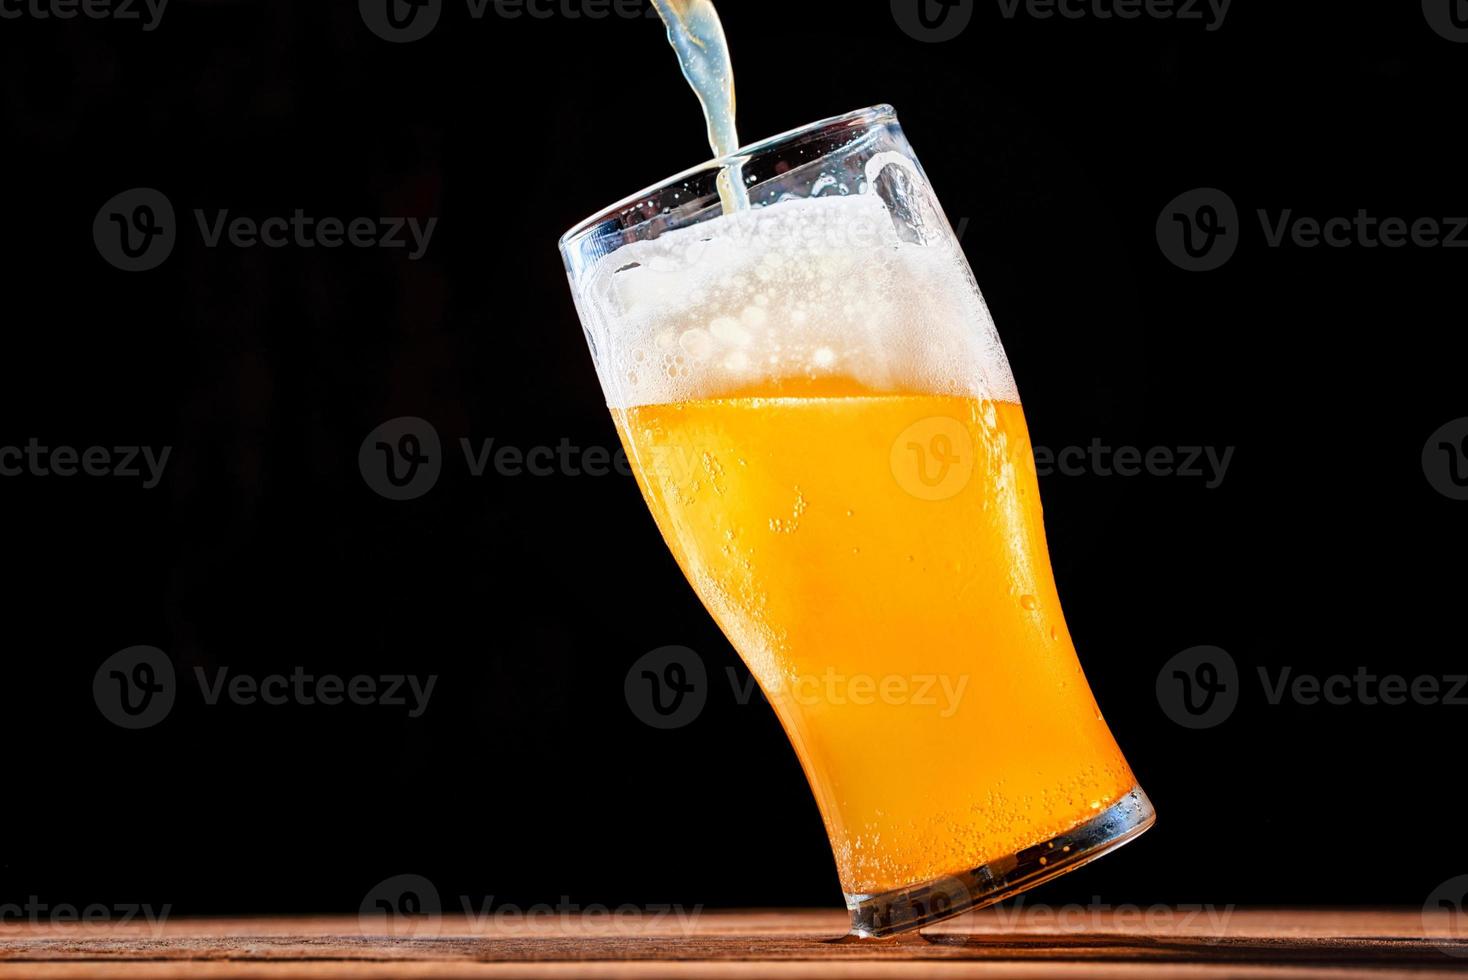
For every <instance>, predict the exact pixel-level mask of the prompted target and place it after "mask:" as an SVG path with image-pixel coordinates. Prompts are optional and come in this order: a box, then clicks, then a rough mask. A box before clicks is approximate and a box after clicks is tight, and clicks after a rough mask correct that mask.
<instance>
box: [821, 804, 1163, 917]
mask: <svg viewBox="0 0 1468 980" xmlns="http://www.w3.org/2000/svg"><path fill="white" fill-rule="evenodd" d="M1156 819H1157V814H1156V813H1155V812H1154V811H1153V810H1152V801H1151V800H1149V799H1147V794H1146V793H1143V792H1142V788H1141V787H1140V786H1136V787H1133V788H1132V791H1131V792H1130V793H1128V794H1127V795H1126V796H1123V797H1122V798H1121V799H1120V800H1118V801H1117V802H1116V803H1114V804H1112V805H1111V806H1110V807H1108V808H1107V809H1106V810H1103V811H1102V812H1101V813H1099V814H1097V815H1096V816H1094V817H1092V818H1091V819H1090V820H1087V821H1086V822H1085V823H1083V824H1081V825H1079V826H1077V827H1073V828H1071V829H1070V830H1067V831H1066V832H1065V833H1063V834H1060V835H1058V836H1056V837H1052V838H1050V839H1049V840H1047V841H1042V842H1040V843H1039V844H1036V845H1035V846H1033V847H1027V848H1025V849H1024V850H1022V851H1020V852H1019V853H1018V854H1011V855H1009V856H1008V857H1004V858H1000V859H999V860H997V861H991V862H989V863H988V864H985V865H983V866H982V867H978V868H974V869H973V870H972V871H965V872H962V873H960V874H956V875H951V876H949V877H945V878H935V879H934V880H932V881H925V882H923V883H922V884H920V885H911V886H909V887H907V888H898V889H894V890H893V891H889V892H883V893H882V894H880V895H847V896H846V907H847V908H848V909H850V910H851V934H852V935H853V936H860V937H862V938H864V939H877V938H881V937H883V936H895V935H897V934H898V933H901V932H907V931H909V930H912V929H919V928H921V927H923V926H926V925H932V924H933V923H934V922H941V921H942V920H944V919H948V918H952V917H953V916H955V915H959V914H960V913H963V912H967V911H969V910H971V909H981V908H983V907H984V906H986V905H993V904H994V903H995V902H1000V901H1003V900H1004V899H1006V898H1009V897H1010V896H1011V895H1017V894H1019V893H1020V892H1022V891H1024V890H1025V889H1027V888H1033V887H1034V886H1036V885H1038V884H1040V883H1041V882H1044V881H1049V880H1050V879H1051V878H1054V877H1057V876H1058V875H1063V874H1065V873H1066V872H1067V871H1074V870H1075V869H1076V868H1079V867H1080V866H1081V865H1083V864H1086V863H1088V862H1090V861H1094V860H1095V859H1096V858H1098V857H1100V856H1101V855H1103V854H1105V853H1106V852H1107V851H1112V850H1115V849H1116V848H1118V847H1120V846H1121V845H1123V844H1125V843H1126V842H1127V841H1129V840H1132V839H1133V838H1135V837H1138V836H1140V835H1141V834H1142V832H1143V831H1145V830H1146V829H1147V828H1148V827H1151V826H1152V824H1153V823H1154V822H1155V821H1156Z"/></svg>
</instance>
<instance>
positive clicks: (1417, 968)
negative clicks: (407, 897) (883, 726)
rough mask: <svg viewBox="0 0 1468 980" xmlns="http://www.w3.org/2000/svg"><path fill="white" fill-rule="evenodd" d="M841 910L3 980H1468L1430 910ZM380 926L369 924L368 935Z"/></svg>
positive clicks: (137, 932)
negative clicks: (876, 931)
mask: <svg viewBox="0 0 1468 980" xmlns="http://www.w3.org/2000/svg"><path fill="white" fill-rule="evenodd" d="M845 924H846V917H845V914H844V913H839V912H824V911H809V910H801V911H783V912H782V911H760V912H706V911H701V912H698V913H697V914H694V915H690V916H687V917H684V918H681V919H679V918H674V917H666V918H653V917H642V918H638V919H624V920H620V921H615V922H609V921H604V920H597V919H594V918H587V917H584V916H572V917H564V918H555V917H550V918H548V919H540V920H535V921H526V920H514V919H495V918H493V917H490V918H487V919H480V920H474V919H470V918H465V917H458V916H454V917H442V918H435V919H424V920H419V921H417V922H415V923H414V925H413V927H412V928H411V929H410V930H408V932H410V933H411V934H407V935H399V936H386V935H373V934H371V933H370V931H369V929H368V928H367V927H366V926H364V924H363V923H362V922H360V921H359V920H357V919H353V918H331V919H319V918H307V919H281V918H274V919H223V920H207V919H205V920H168V921H165V922H162V923H156V924H153V923H146V922H132V923H127V924H105V925H104V924H96V923H70V924H66V925H47V924H40V923H21V924H16V923H10V924H5V925H0V978H9V977H21V976H25V977H37V978H78V980H81V978H85V980H93V978H103V977H106V978H113V977H116V978H134V977H178V976H193V977H225V978H231V980H234V978H254V977H259V978H279V977H305V978H313V980H314V978H347V977H363V978H369V977H385V976H395V977H425V978H434V980H441V978H451V977H514V976H525V977H572V976H576V977H583V976H584V977H618V978H620V977H631V976H649V977H664V976H666V977H681V976H714V977H760V978H767V980H780V978H785V977H807V976H809V977H815V976H820V977H873V978H886V977H916V976H927V975H940V976H954V977H968V976H975V977H1033V976H1061V977H1071V976H1075V977H1083V976H1084V977H1112V976H1118V977H1119V976H1129V977H1136V976H1144V977H1146V976H1184V977H1186V976H1199V977H1203V976H1207V977H1216V976H1278V977H1314V976H1346V975H1350V976H1371V977H1385V976H1423V975H1436V976H1449V975H1458V976H1468V936H1462V935H1460V934H1459V933H1460V932H1461V931H1462V930H1461V929H1460V928H1459V927H1460V922H1459V921H1458V919H1457V918H1451V917H1448V916H1441V917H1436V918H1432V919H1424V917H1423V915H1422V913H1421V912H1419V911H1415V910H1402V911H1393V910H1299V909H1291V910H1270V909H1248V910H1241V909H1232V908H1229V909H1223V910H1214V911H1213V912H1212V913H1211V914H1210V913H1208V912H1207V911H1206V910H1198V911H1196V912H1194V911H1191V910H1186V909H1183V910H1178V909H1162V908H1161V907H1158V908H1155V909H1153V910H1151V911H1150V914H1149V912H1148V910H1145V909H1143V910H1137V909H1131V910H1127V909H1087V908H1081V907H1075V908H1072V909H1069V910H1067V909H1064V908H1062V909H1053V908H1049V907H1044V906H1037V907H1033V908H1031V909H1028V910H1027V909H1024V908H1018V909H1009V910H994V909H990V910H985V911H984V912H980V913H975V914H972V915H968V916H963V917H960V918H958V919H955V920H953V921H951V922H949V923H944V924H943V925H941V926H938V927H935V928H933V929H931V930H929V931H927V932H926V933H925V934H924V935H923V936H921V937H906V938H904V939H901V940H896V941H889V942H870V941H867V942H854V941H850V940H842V939H840V938H839V937H840V936H841V933H842V931H843V930H844V928H845ZM369 925H370V924H369Z"/></svg>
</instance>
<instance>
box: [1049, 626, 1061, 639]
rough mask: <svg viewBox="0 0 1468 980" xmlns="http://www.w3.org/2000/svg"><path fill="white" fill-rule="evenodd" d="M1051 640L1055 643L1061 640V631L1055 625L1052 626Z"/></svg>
mask: <svg viewBox="0 0 1468 980" xmlns="http://www.w3.org/2000/svg"><path fill="white" fill-rule="evenodd" d="M1050 640H1051V642H1054V643H1058V642H1060V631H1059V630H1058V629H1056V628H1055V627H1054V626H1052V627H1050Z"/></svg>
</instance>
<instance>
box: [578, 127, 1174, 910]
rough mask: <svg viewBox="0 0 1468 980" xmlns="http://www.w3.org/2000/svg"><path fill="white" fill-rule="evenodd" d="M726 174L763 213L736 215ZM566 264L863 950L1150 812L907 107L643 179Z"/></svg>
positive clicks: (609, 390) (1124, 830)
mask: <svg viewBox="0 0 1468 980" xmlns="http://www.w3.org/2000/svg"><path fill="white" fill-rule="evenodd" d="M731 165H736V166H731ZM726 169H728V170H729V171H730V172H734V173H738V172H742V174H743V180H744V184H745V186H746V188H747V190H748V198H749V206H748V207H747V208H741V209H738V210H733V211H730V212H729V213H725V211H724V209H723V207H721V205H720V200H719V193H718V180H719V175H720V173H721V172H724V171H725V170H726ZM561 251H562V255H563V257H564V259H565V263H566V268H567V270H568V273H569V275H570V279H571V286H572V291H573V293H574V295H575V298H576V305H577V309H578V311H579V313H580V316H581V321H582V324H583V326H584V328H585V333H586V337H587V340H588V342H589V344H590V347H591V353H592V357H593V359H594V361H595V363H596V369H597V372H598V376H599V378H600V381H601V385H602V388H603V391H604V393H605V395H606V399H607V403H608V405H609V407H610V409H611V412H612V415H613V418H614V420H615V422H616V424H617V428H618V431H619V433H620V435H621V438H622V442H623V445H624V446H625V447H626V450H627V453H628V456H629V458H630V459H631V460H632V463H633V469H634V471H635V473H636V476H637V481H638V484H639V486H640V487H641V489H642V493H643V496H644V498H645V499H646V501H647V505H648V507H649V509H650V510H651V511H652V515H653V518H654V519H655V521H656V523H657V525H658V528H659V529H660V530H661V532H662V535H663V539H664V540H665V541H666V542H667V545H668V547H669V548H670V549H671V550H672V552H673V555H674V556H675V557H676V558H677V560H678V563H679V565H680V566H681V567H682V569H683V571H684V573H685V574H686V576H687V578H688V580H689V582H690V583H691V584H692V585H693V588H694V589H695V590H696V591H697V593H698V595H699V597H700V598H701V599H702V600H703V603H704V605H705V606H706V607H707V608H708V610H709V612H710V613H712V614H713V616H714V618H715V619H716V620H717V621H718V623H719V626H720V627H721V628H722V629H723V631H724V633H725V635H727V636H728V638H729V640H730V641H731V642H732V643H733V645H734V647H735V648H736V649H737V650H738V651H739V653H740V655H741V656H742V657H743V659H744V661H745V663H746V664H748V666H749V669H750V671H751V672H752V673H753V675H754V677H755V678H756V679H757V680H758V682H759V684H760V686H761V688H762V689H763V691H764V693H765V694H766V696H767V697H768V699H769V701H770V703H771V704H772V705H773V706H774V709H775V711H776V713H777V714H778V716H779V718H780V722H781V723H782V725H783V726H784V728H785V731H786V733H787V734H788V735H789V738H790V741H791V743H792V745H793V746H794V748H795V751H796V753H797V754H798V756H799V758H800V762H801V764H802V766H803V768H804V770H805V774H806V778H807V779H808V781H809V783H810V786H811V790H812V791H813V793H814V794H815V798H816V802H817V804H818V805H819V807H820V811H821V815H822V817H823V819H824V821H825V825H826V830H827V833H828V834H829V836H830V840H831V847H832V850H833V851H834V854H835V858H836V864H837V868H838V871H839V873H840V878H841V882H842V887H843V890H844V891H845V893H846V903H847V907H848V908H849V909H850V910H851V914H852V932H853V933H854V934H855V935H858V936H864V937H871V936H885V935H891V934H895V933H899V932H903V931H905V930H909V929H915V928H918V927H920V926H923V925H926V924H928V923H931V922H936V921H938V920H940V919H943V918H946V917H948V916H951V915H955V914H957V913H959V912H962V911H965V910H966V909H970V908H978V907H981V906H984V905H987V904H990V903H992V902H996V901H999V900H1000V899H1002V898H1005V897H1007V896H1010V895H1013V894H1015V893H1017V892H1019V891H1022V890H1024V889H1026V888H1029V887H1032V886H1034V885H1036V884H1038V883H1040V882H1042V881H1045V880H1046V879H1049V878H1052V877H1054V876H1056V875H1059V874H1062V873H1064V872H1066V871H1069V870H1072V869H1074V868H1076V867H1079V866H1080V865H1082V864H1084V863H1086V862H1087V861H1090V860H1092V859H1093V858H1095V857H1097V856H1099V855H1101V854H1102V853H1104V852H1106V851H1108V850H1110V849H1112V848H1114V847H1117V846H1119V845H1120V844H1122V843H1124V842H1126V841H1128V840H1130V839H1131V838H1133V837H1135V836H1137V835H1138V834H1140V833H1141V832H1142V831H1144V830H1146V829H1147V828H1148V827H1149V826H1150V825H1151V824H1152V821H1153V819H1154V818H1153V811H1152V807H1151V804H1150V803H1149V802H1148V800H1147V797H1146V796H1145V795H1144V794H1143V792H1142V790H1141V789H1140V788H1139V787H1138V786H1137V783H1136V779H1135V777H1134V776H1133V775H1132V772H1131V770H1130V768H1129V767H1128V765H1127V762H1126V760H1125V759H1124V758H1123V757H1122V753H1121V750H1120V749H1119V748H1118V747H1117V745H1116V742H1115V740H1114V739H1113V738H1112V735H1111V732H1110V731H1109V730H1108V728H1107V726H1106V723H1105V721H1104V720H1103V719H1102V716H1101V713H1100V711H1099V709H1098V708H1097V706H1096V702H1095V700H1094V698H1093V697H1092V695H1091V691H1090V688H1089V686H1088V685H1087V682H1086V678H1085V676H1084V675H1083V673H1082V672H1081V667H1080V663H1079V661H1078V660H1077V659H1076V654H1075V649H1074V647H1073V646H1072V644H1071V638H1070V634H1069V632H1068V631H1067V630H1066V625H1065V620H1064V617H1063V616H1062V614H1061V609H1060V600H1059V598H1058V596H1057V595H1056V589H1055V582H1054V579H1053V576H1052V573H1051V570H1050V561H1049V556H1048V553H1047V551H1046V544H1045V531H1044V527H1043V523H1042V518H1041V510H1040V497H1039V489H1038V485H1037V479H1036V474H1035V466H1034V459H1033V455H1032V452H1031V447H1030V443H1029V436H1028V433H1027V430H1026V426H1025V418H1024V413H1023V411H1022V410H1021V408H1020V403H1019V396H1018V393H1017V391H1016V390H1015V384H1014V379H1013V376H1012V374H1011V372H1010V368H1009V364H1008V361H1007V360H1006V357H1005V354H1004V349H1003V347H1002V346H1001V344H1000V342H999V338H998V335H997V333H996V331H995V328H994V325H993V323H992V321H991V319H990V317H989V313H988V309H987V307H986V306H985V305H984V301H983V298H982V297H981V295H980V293H979V289H978V286H977V284H976V282H975V281H974V278H973V273H972V272H971V271H970V269H969V266H968V263H967V261H966V260H965V258H964V255H963V252H962V251H961V249H960V248H959V245H958V241H957V239H956V237H955V236H954V234H953V232H952V229H951V228H950V226H949V224H948V221H947V219H946V218H945V217H944V215H943V212H942V210H941V209H940V207H939V205H938V203H937V200H936V198H935V197H934V194H933V192H932V190H931V189H930V187H929V184H928V180H927V177H926V176H925V174H924V173H923V170H922V167H921V166H920V165H919V163H918V161H917V157H916V156H915V155H914V154H913V151H912V149H911V147H910V146H909V145H908V142H907V139H906V137H905V136H904V134H903V132H902V130H901V128H900V127H899V125H898V122H897V118H896V115H895V113H894V112H893V110H892V109H891V107H890V106H877V107H874V108H870V109H865V110H862V111H859V112H855V113H852V114H850V115H846V116H842V117H839V118H835V119H829V120H826V121H824V122H819V123H815V124H813V125H811V126H807V127H805V128H803V129H799V130H796V131H794V132H790V133H787V134H785V135H782V136H778V137H775V138H773V139H769V140H766V141H764V142H761V143H756V144H754V145H751V146H748V147H746V148H744V149H742V150H741V151H740V152H739V153H738V154H736V155H735V156H733V157H731V158H727V159H725V160H721V161H714V162H712V163H710V164H708V165H705V166H702V167H698V168H695V169H693V170H690V171H688V172H687V173H684V174H681V175H679V176H677V177H674V178H672V179H671V180H668V181H665V182H663V183H662V184H660V185H658V186H656V187H653V188H650V189H648V190H645V191H642V192H641V193H639V194H636V195H634V196H632V197H630V198H628V199H627V200H625V201H623V202H622V203H620V204H618V205H616V206H614V207H612V208H609V209H608V210H606V211H605V212H603V213H602V214H600V215H597V216H596V217H594V218H591V219H589V220H587V221H585V222H583V223H582V224H580V225H578V226H577V227H576V228H574V229H573V230H572V231H570V232H568V233H567V234H566V235H565V236H564V237H563V238H562V240H561Z"/></svg>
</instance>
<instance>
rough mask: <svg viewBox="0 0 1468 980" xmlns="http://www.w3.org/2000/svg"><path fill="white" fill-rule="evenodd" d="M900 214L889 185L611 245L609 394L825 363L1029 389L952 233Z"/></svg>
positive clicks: (599, 308) (929, 382)
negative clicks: (885, 191) (914, 226)
mask: <svg viewBox="0 0 1468 980" xmlns="http://www.w3.org/2000/svg"><path fill="white" fill-rule="evenodd" d="M874 183H875V182H874V181H868V182H867V183H866V184H865V185H864V189H868V188H870V187H872V186H874ZM934 217H936V216H934ZM899 227H900V224H899V223H898V222H894V220H893V215H892V213H891V212H890V211H889V209H888V206H887V205H886V204H885V203H884V201H883V200H882V198H881V197H879V196H878V195H876V194H874V193H862V194H856V195H851V196H845V197H841V196H828V197H813V198H798V199H791V200H786V201H783V202H780V203H776V204H771V205H768V206H766V207H761V208H754V209H750V210H745V211H738V212H734V213H732V214H727V215H722V216H720V217H717V218H714V219H711V220H709V221H705V222H701V223H699V224H697V225H693V226H691V227H686V228H681V229H677V230H674V231H670V232H666V233H664V234H663V235H661V236H660V237H658V238H656V239H653V240H651V241H639V242H634V243H632V244H630V245H627V246H625V247H623V248H621V249H619V250H618V251H616V252H614V253H612V254H610V255H607V256H605V257H603V258H602V259H600V260H599V261H598V262H597V264H596V265H595V267H594V268H593V269H592V270H591V271H590V273H589V274H588V275H587V276H586V277H585V279H584V281H583V282H582V284H581V287H582V288H581V300H582V315H583V319H584V320H585V321H586V323H587V326H588V328H589V329H590V330H591V332H592V333H593V341H594V346H595V348H596V350H597V352H598V362H599V363H598V365H597V369H598V371H599V372H600V373H601V378H602V385H603V388H604V389H605V391H606V394H607V401H608V403H609V404H610V405H611V407H612V408H631V407H634V406H637V405H657V404H667V403H671V402H679V401H687V400H690V399H696V398H717V397H720V396H721V395H725V394H729V393H732V392H736V391H741V390H743V391H748V390H750V389H751V388H752V387H754V386H757V385H759V384H760V383H761V382H777V381H784V380H787V379H819V378H821V377H826V376H829V377H844V378H850V379H852V380H854V381H857V382H859V383H860V384H862V385H864V386H866V387H869V388H872V389H874V390H877V391H903V392H925V393H931V394H951V395H970V396H973V397H978V398H988V399H995V400H1003V401H1018V400H1019V396H1018V393H1017V391H1016V390H1015V384H1014V377H1013V375H1012V374H1011V372H1010V369H1009V362H1008V361H1007V360H1006V358H1005V356H1004V348H1003V347H1002V345H1001V344H1000V342H999V335H998V333H997V331H996V330H995V329H994V323H993V320H992V319H991V318H990V316H989V311H988V309H987V307H986V306H985V305H984V301H983V297H982V296H981V295H980V294H979V289H978V286H977V285H976V284H975V282H974V279H973V274H972V272H971V271H970V270H969V267H968V263H967V261H966V260H965V259H964V256H963V253H962V251H961V250H960V249H959V248H958V245H957V243H956V241H955V239H954V238H953V236H952V234H951V232H949V231H948V229H947V228H946V227H944V228H943V229H942V230H941V232H938V233H931V234H927V235H926V236H925V237H926V243H922V244H920V243H918V242H917V241H911V240H905V238H910V237H912V236H910V235H908V236H904V235H902V234H900V233H899Z"/></svg>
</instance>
